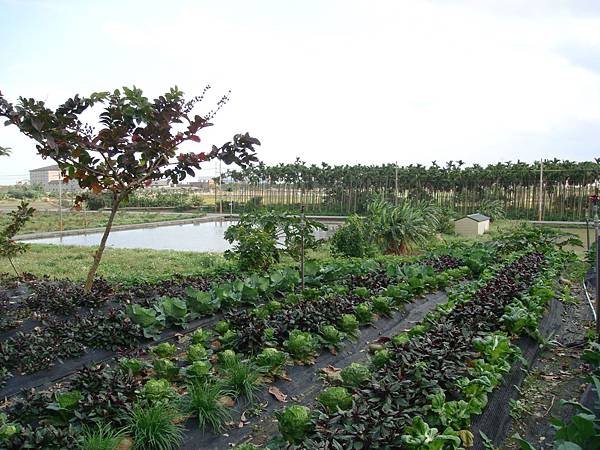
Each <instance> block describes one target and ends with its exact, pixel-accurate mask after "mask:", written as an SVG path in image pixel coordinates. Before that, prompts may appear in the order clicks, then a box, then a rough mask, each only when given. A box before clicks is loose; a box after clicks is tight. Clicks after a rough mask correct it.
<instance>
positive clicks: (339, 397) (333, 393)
mask: <svg viewBox="0 0 600 450" xmlns="http://www.w3.org/2000/svg"><path fill="white" fill-rule="evenodd" d="M318 400H319V403H321V404H322V405H323V406H324V407H325V408H326V409H327V410H328V411H329V412H335V411H337V410H338V408H339V409H341V410H346V409H350V408H351V407H352V395H350V393H349V392H348V390H347V389H346V388H344V387H330V388H327V389H325V390H324V391H323V392H321V394H320V395H319V397H318Z"/></svg>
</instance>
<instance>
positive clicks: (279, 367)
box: [255, 348, 288, 375]
mask: <svg viewBox="0 0 600 450" xmlns="http://www.w3.org/2000/svg"><path fill="white" fill-rule="evenodd" d="M287 359H288V356H287V354H286V353H285V352H282V351H280V350H277V349H275V348H265V349H263V351H262V352H260V353H259V354H258V355H257V356H256V358H255V362H256V365H257V366H258V367H259V368H261V369H262V370H265V371H267V372H268V373H270V374H272V375H277V374H281V373H282V372H283V368H284V367H285V365H286V363H287Z"/></svg>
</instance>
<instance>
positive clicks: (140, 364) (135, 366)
mask: <svg viewBox="0 0 600 450" xmlns="http://www.w3.org/2000/svg"><path fill="white" fill-rule="evenodd" d="M119 367H121V369H123V370H125V371H127V372H128V373H129V374H130V375H132V376H136V375H139V374H140V373H141V372H142V370H144V369H145V368H146V367H148V363H147V362H146V361H142V360H140V359H135V358H121V359H119Z"/></svg>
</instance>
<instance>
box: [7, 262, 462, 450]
mask: <svg viewBox="0 0 600 450" xmlns="http://www.w3.org/2000/svg"><path fill="white" fill-rule="evenodd" d="M449 261H450V260H449ZM449 265H452V266H455V265H456V261H455V260H452V263H451V264H450V263H449ZM440 267H441V266H440ZM419 270H420V272H419V273H420V275H419V276H416V275H415V272H416V271H419ZM399 271H401V272H399ZM308 272H309V274H308V277H307V282H308V283H307V284H308V285H309V286H311V285H314V286H317V285H321V287H320V288H319V289H316V288H309V289H308V290H307V291H306V295H307V296H308V297H309V298H307V299H304V298H302V297H301V296H298V295H297V294H296V293H294V291H293V290H291V289H288V295H287V296H286V297H285V298H282V302H278V301H277V300H271V301H269V302H267V303H265V304H264V305H259V306H257V307H256V308H254V309H253V310H251V311H250V312H249V317H259V316H261V314H264V313H265V312H266V313H268V314H267V315H266V316H262V317H264V318H265V319H266V320H268V321H269V323H271V324H272V323H274V322H273V321H274V320H275V318H278V320H281V319H282V317H285V315H284V316H281V314H283V313H282V312H284V311H285V314H292V311H293V310H294V309H296V310H298V311H303V314H309V313H310V311H313V310H311V309H309V308H306V307H305V305H309V304H317V303H315V302H317V301H319V302H326V303H318V304H320V305H321V306H323V307H326V306H327V305H328V304H329V302H335V299H336V298H338V299H339V298H342V296H341V294H342V292H341V291H344V292H345V293H350V288H349V286H350V285H352V286H353V287H352V289H353V291H352V292H353V293H355V292H356V291H359V292H361V288H362V290H363V292H362V295H358V296H357V295H355V294H352V295H350V298H351V300H350V302H352V301H353V300H352V299H355V298H356V299H360V302H362V303H359V302H358V300H357V305H360V304H364V303H366V301H367V297H368V296H369V295H372V294H375V293H377V294H381V293H382V292H384V291H382V289H383V290H385V291H387V290H389V291H390V292H395V293H396V295H397V296H400V297H401V298H403V299H406V297H407V296H409V295H415V294H419V293H422V292H424V291H425V290H428V289H429V290H430V289H433V288H434V287H436V286H445V285H446V284H447V283H448V282H449V281H450V280H451V279H452V278H459V277H461V276H464V274H465V273H467V272H468V270H467V269H464V268H463V269H450V270H449V271H447V272H448V273H446V274H443V273H442V274H435V273H434V271H433V270H432V269H431V268H428V269H419V268H418V266H416V265H409V266H401V267H400V269H398V267H397V264H392V265H389V266H388V267H385V269H383V268H382V267H381V266H380V265H378V264H373V263H365V262H360V263H355V264H353V265H350V266H348V265H347V267H346V268H341V269H340V267H334V266H332V265H325V266H322V267H320V268H318V269H309V271H308ZM336 272H337V273H336ZM384 272H385V273H386V274H388V275H390V277H388V275H384ZM359 273H363V274H366V273H371V274H373V275H374V276H375V278H378V279H380V280H383V279H384V278H385V279H387V280H388V281H387V283H389V282H390V281H392V280H397V279H398V275H399V274H400V273H403V274H404V276H405V280H406V281H405V282H404V283H405V284H402V283H400V284H398V285H392V284H388V285H378V286H376V287H374V288H373V289H374V290H373V291H369V290H368V289H367V288H365V287H361V286H357V283H358V281H357V276H358V275H357V274H359ZM407 274H410V276H409V277H406V276H407ZM342 275H343V276H342ZM386 277H387V278H386ZM340 278H341V279H343V280H345V281H344V282H345V283H346V285H344V284H343V283H342V284H341V285H337V283H335V284H332V285H329V284H328V282H329V283H331V282H332V281H333V280H339V279H340ZM416 278H418V279H419V281H417V280H416ZM285 279H286V277H285V276H282V274H281V273H277V274H275V275H274V274H271V280H270V283H269V284H268V285H267V283H265V282H261V281H260V278H256V277H255V278H254V280H253V281H252V283H246V284H244V286H246V288H245V287H243V286H242V287H241V288H240V287H239V286H240V285H239V284H238V285H237V287H236V285H235V282H232V283H228V284H224V285H221V286H220V287H219V288H217V289H216V290H215V291H214V292H213V293H211V294H209V295H206V294H207V293H202V295H200V294H199V293H198V292H188V294H189V295H188V299H190V298H192V303H190V305H192V304H194V303H193V302H196V301H199V300H201V301H202V302H203V304H205V305H214V302H215V301H216V300H219V301H221V303H223V302H224V301H225V302H230V301H232V300H231V299H232V298H237V301H238V302H239V301H242V300H244V299H245V301H250V300H252V299H255V300H257V299H258V298H259V297H261V296H262V295H264V294H266V293H267V292H266V290H267V289H271V293H272V292H277V293H278V295H281V292H282V291H283V290H284V289H283V288H281V286H282V283H283V284H285V283H284V280H285ZM367 279H369V278H367ZM330 280H331V281H330ZM410 280H412V281H410ZM273 284H275V285H278V286H280V287H278V288H276V289H274V288H272V287H269V286H272V285H273ZM293 284H294V283H290V285H293ZM261 286H262V287H261ZM390 287H392V289H390ZM244 289H245V290H246V292H245V293H244ZM326 291H331V292H330V294H332V293H333V296H331V297H328V298H326V299H325V300H319V299H322V298H323V297H322V294H323V293H325V292H326ZM365 292H366V293H367V294H369V295H366V294H365ZM194 296H195V297H196V298H193V297H194ZM380 297H381V298H386V297H382V296H380ZM400 297H399V298H400ZM161 301H162V302H164V301H165V300H164V299H163V300H161ZM274 302H276V303H278V304H279V306H280V308H276V309H275V310H273V306H274ZM387 302H388V300H386V303H387ZM168 303H173V299H172V300H170V301H168ZM220 306H222V305H220ZM390 306H391V305H390ZM132 309H133V307H132ZM136 309H139V308H136ZM182 310H183V306H182ZM185 310H186V313H185V314H186V315H187V314H189V313H190V311H191V310H193V308H189V307H188V303H185ZM349 311H350V310H349ZM132 312H133V311H132ZM155 312H158V311H157V310H155ZM163 313H164V307H163ZM149 315H152V314H151V313H149ZM163 315H165V320H166V322H165V323H168V321H173V320H174V319H175V317H174V315H173V314H163ZM157 317H158V315H154V316H153V320H154V319H157ZM184 317H185V315H182V316H181V318H184ZM159 320H160V319H159ZM173 324H175V322H173ZM146 325H147V326H153V325H155V324H148V323H147V324H146ZM320 325H323V323H321V324H320ZM240 331H241V330H240V329H235V328H234V327H233V326H232V324H230V323H228V322H226V321H222V322H219V323H218V324H217V325H216V326H215V330H214V331H203V330H196V331H194V332H193V333H191V334H189V335H186V336H185V337H184V338H182V339H181V342H180V343H179V345H178V346H176V345H174V344H170V343H166V342H165V343H162V344H159V345H157V346H156V347H154V348H152V349H151V351H150V355H151V358H150V359H147V358H145V354H144V353H140V356H141V357H137V358H124V359H121V360H120V361H119V364H118V365H117V366H116V367H110V366H107V365H99V366H95V367H91V368H85V369H83V370H82V371H80V372H79V373H78V375H77V376H76V377H75V378H74V379H73V380H72V382H71V383H70V385H69V389H68V390H64V387H63V388H62V389H61V390H59V391H57V392H38V391H30V392H27V393H26V394H25V395H24V396H22V397H21V398H19V399H15V400H14V402H13V403H12V405H11V406H10V407H9V408H8V409H7V411H8V417H9V420H11V421H14V423H16V424H18V428H19V432H18V433H15V434H14V435H13V436H12V438H11V440H10V444H9V448H22V447H23V446H24V445H30V446H37V447H43V446H44V445H47V444H48V443H49V442H54V443H59V445H63V446H65V447H66V448H71V447H72V446H77V445H79V442H80V441H79V438H80V431H79V430H78V428H77V426H76V424H79V423H82V422H83V423H90V422H98V421H101V422H111V423H112V424H113V425H114V426H115V427H117V428H118V427H120V426H122V427H127V426H129V425H131V424H132V421H133V420H134V419H133V418H132V417H131V415H128V414H127V411H136V408H138V409H139V411H138V413H140V414H145V413H149V412H152V411H153V408H155V407H156V408H159V409H160V410H161V411H163V412H164V410H165V407H164V403H165V402H167V401H170V400H173V398H183V402H184V406H183V410H184V411H185V414H191V415H193V416H195V417H196V420H197V421H198V422H199V425H200V426H201V427H206V428H214V429H219V428H220V427H221V426H222V425H223V423H224V422H225V421H226V420H227V419H228V417H229V408H228V407H226V406H224V405H226V404H228V402H229V401H233V399H235V398H237V397H243V398H245V399H246V401H251V400H252V399H253V398H254V396H255V395H256V392H257V390H258V389H259V387H260V385H261V384H262V383H263V382H264V381H265V380H266V379H267V378H269V377H273V376H276V375H277V374H282V370H283V368H284V366H285V365H286V364H287V363H288V355H287V354H286V353H285V352H283V351H281V350H278V349H275V348H273V347H267V348H264V349H263V350H262V351H261V352H260V353H258V355H256V356H255V357H253V358H251V359H249V360H248V359H244V358H243V357H242V356H241V355H240V354H238V353H234V352H232V351H231V350H226V349H227V348H229V347H232V346H235V347H236V349H237V348H238V346H239V344H240V342H241V341H240V339H242V334H241V333H240ZM297 331H298V332H301V331H300V330H297ZM147 332H148V333H150V332H151V330H147ZM228 336H229V337H228ZM281 337H282V338H283V337H284V336H283V335H282V336H281ZM288 337H290V336H289V335H288ZM286 348H287V347H286ZM257 350H258V349H257ZM288 350H291V349H289V348H288ZM313 350H314V348H313ZM215 380H223V383H220V382H219V383H217V382H215ZM182 394H183V397H182ZM207 402H208V403H207ZM57 404H58V405H59V406H58V407H56V405H57ZM136 405H137V406H136ZM207 405H208V406H207ZM56 408H57V409H58V410H59V412H56ZM211 408H212V410H213V411H216V412H215V413H214V414H216V416H215V415H211V414H207V413H206V411H207V409H208V410H211ZM167 409H168V408H167ZM132 414H133V413H132ZM57 416H58V418H57Z"/></svg>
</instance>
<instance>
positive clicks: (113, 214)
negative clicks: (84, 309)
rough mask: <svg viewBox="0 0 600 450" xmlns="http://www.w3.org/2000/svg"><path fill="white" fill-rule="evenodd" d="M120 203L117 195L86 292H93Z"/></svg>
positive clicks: (89, 275)
mask: <svg viewBox="0 0 600 450" xmlns="http://www.w3.org/2000/svg"><path fill="white" fill-rule="evenodd" d="M119 203H121V197H119V196H115V197H113V204H112V208H111V210H110V216H109V217H108V223H107V224H106V228H105V229H104V234H103V235H102V239H101V240H100V246H99V247H98V250H96V253H95V254H94V261H93V262H92V267H90V271H89V272H88V274H87V279H86V281H85V292H91V290H92V283H93V282H94V277H95V276H96V271H97V270H98V266H99V265H100V260H101V259H102V253H104V247H106V241H107V239H108V235H109V234H110V230H111V228H112V224H113V221H114V220H115V215H116V214H117V209H119Z"/></svg>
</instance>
